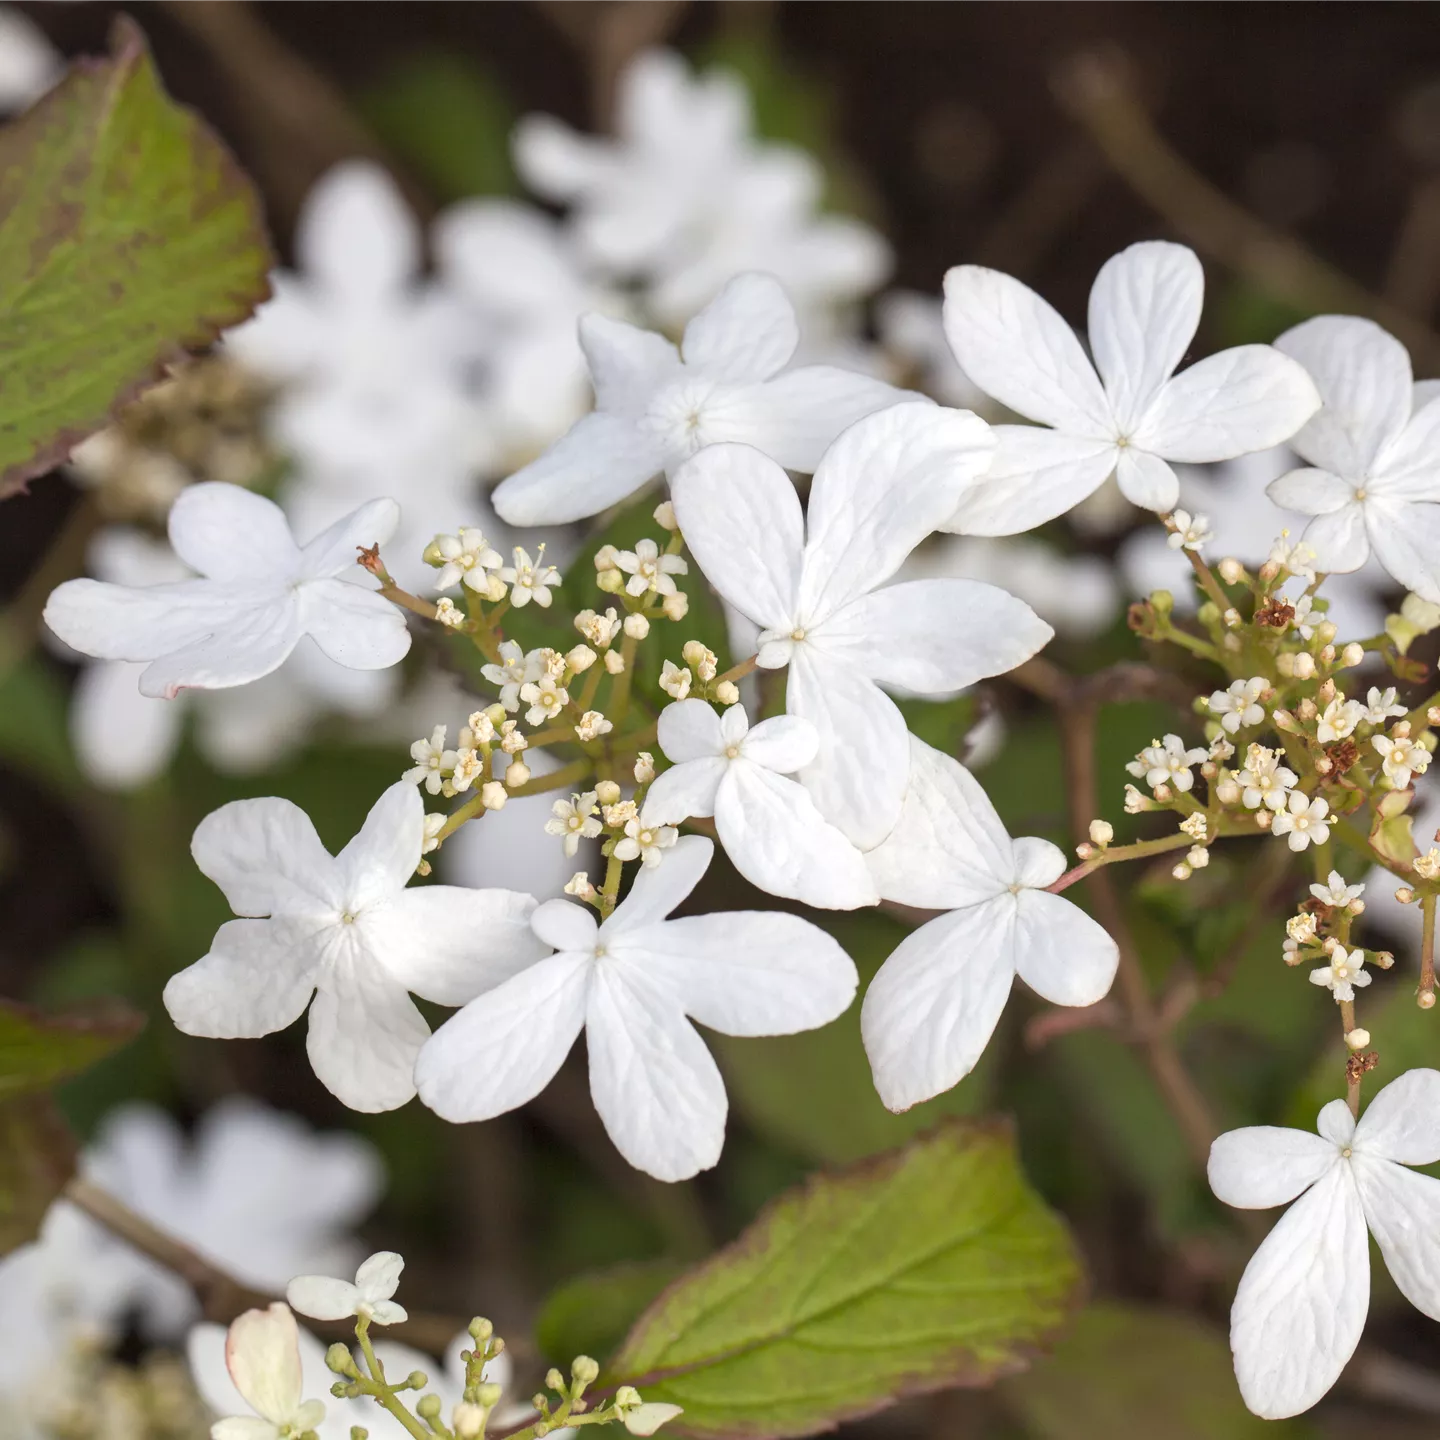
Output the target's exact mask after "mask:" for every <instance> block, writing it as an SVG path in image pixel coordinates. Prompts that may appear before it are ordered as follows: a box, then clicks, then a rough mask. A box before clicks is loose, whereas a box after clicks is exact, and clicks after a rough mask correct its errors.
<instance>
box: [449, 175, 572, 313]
mask: <svg viewBox="0 0 1440 1440" xmlns="http://www.w3.org/2000/svg"><path fill="white" fill-rule="evenodd" d="M430 245H431V249H432V250H433V251H434V253H435V259H436V263H437V265H438V266H439V268H440V270H441V271H442V272H443V273H444V274H446V275H448V276H451V277H453V278H454V279H455V280H456V281H457V282H458V285H459V288H460V289H461V290H463V291H464V293H465V294H466V295H467V296H469V297H473V298H474V299H476V300H478V301H479V302H480V303H481V304H482V305H483V306H484V308H485V310H486V311H494V312H498V313H500V314H502V315H504V316H505V317H506V318H507V319H509V318H511V317H514V318H516V319H519V320H522V321H523V320H524V319H527V318H529V317H532V316H542V315H546V314H547V313H549V312H551V311H554V310H556V309H559V308H562V307H563V306H564V305H565V304H566V303H567V301H571V300H573V298H575V297H576V296H578V294H579V293H580V292H581V289H582V286H583V277H582V276H581V274H580V273H579V271H578V269H577V265H576V261H575V259H574V257H573V256H572V255H571V254H570V250H569V247H568V245H567V242H566V236H565V234H564V232H562V230H561V228H560V225H559V224H558V222H557V221H556V220H555V219H553V218H552V217H551V216H550V215H547V214H546V213H545V212H544V211H543V210H540V209H538V208H536V207H535V206H532V205H524V204H521V203H520V202H519V201H515V200H501V199H493V198H489V197H487V198H485V199H471V200H461V201H458V202H457V203H456V204H454V205H451V206H449V207H447V208H446V209H445V210H444V211H442V212H441V214H440V215H438V216H437V217H436V219H435V221H434V223H433V225H432V226H431V229H430Z"/></svg>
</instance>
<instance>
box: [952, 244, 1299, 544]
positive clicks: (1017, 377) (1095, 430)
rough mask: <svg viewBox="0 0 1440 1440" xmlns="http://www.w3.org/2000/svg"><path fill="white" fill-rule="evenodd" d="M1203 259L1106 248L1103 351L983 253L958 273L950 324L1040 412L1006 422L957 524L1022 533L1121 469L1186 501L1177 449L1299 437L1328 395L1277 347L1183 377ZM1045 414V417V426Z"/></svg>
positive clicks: (1101, 294) (1128, 481) (1160, 497)
mask: <svg viewBox="0 0 1440 1440" xmlns="http://www.w3.org/2000/svg"><path fill="white" fill-rule="evenodd" d="M1204 287H1205V279H1204V272H1203V271H1202V270H1201V268H1200V262H1199V260H1197V259H1196V258H1195V255H1194V253H1193V252H1192V251H1190V250H1187V249H1186V248H1185V247H1184V246H1183V245H1171V244H1166V243H1164V242H1162V241H1147V242H1145V243H1142V244H1139V245H1131V246H1130V247H1129V248H1128V249H1126V250H1122V251H1121V252H1120V253H1119V254H1118V255H1116V256H1113V257H1112V258H1111V259H1110V260H1107V261H1106V262H1105V264H1104V265H1103V266H1102V267H1101V270H1100V273H1099V275H1098V276H1097V277H1096V279H1095V285H1094V287H1093V288H1092V289H1091V291H1090V313H1089V320H1088V327H1087V328H1088V338H1089V341H1090V347H1091V351H1092V353H1093V355H1094V363H1093V364H1092V363H1091V361H1090V359H1089V357H1087V355H1086V353H1085V350H1084V348H1083V347H1082V345H1081V343H1080V340H1079V338H1078V337H1077V336H1076V334H1075V332H1074V331H1073V330H1072V329H1071V328H1070V327H1069V325H1067V324H1066V323H1065V321H1064V320H1062V319H1061V318H1060V316H1059V315H1058V314H1057V313H1056V312H1055V311H1054V310H1053V309H1052V308H1051V307H1050V306H1049V305H1048V304H1047V303H1046V302H1045V301H1044V300H1042V299H1041V298H1040V296H1038V295H1037V294H1035V292H1034V291H1033V290H1031V289H1029V288H1028V287H1027V286H1025V285H1022V284H1021V283H1020V282H1019V281H1018V280H1013V279H1011V277H1010V276H1008V275H1003V274H1001V273H1000V272H999V271H997V270H987V269H984V268H983V267H981V266H978V265H959V266H956V267H955V268H954V269H953V270H951V271H950V272H949V273H948V274H947V275H946V276H945V333H946V335H947V336H948V337H949V340H950V348H951V349H952V350H953V351H954V352H955V358H956V359H957V360H958V361H959V362H960V365H961V367H962V368H963V369H964V371H965V373H966V374H967V375H969V376H970V378H971V379H972V380H974V381H975V383H976V384H977V385H979V386H980V388H981V389H982V390H984V391H986V392H987V393H988V394H990V395H993V396H994V397H995V399H997V400H999V401H1000V402H1001V403H1002V404H1004V405H1006V406H1008V407H1009V408H1010V409H1011V410H1014V411H1015V412H1016V413H1017V414H1019V415H1023V416H1025V417H1027V418H1028V419H1030V420H1034V421H1037V422H1039V423H1038V424H1036V425H999V426H996V434H997V436H998V438H999V442H1000V443H999V449H998V450H997V452H996V456H995V465H994V467H993V469H992V470H991V476H990V483H989V484H987V485H985V486H982V487H980V488H978V489H976V490H974V491H973V492H971V493H970V494H969V495H967V496H965V497H964V498H963V499H962V501H961V503H960V505H959V506H958V507H957V509H956V512H955V515H954V517H953V519H952V521H951V523H950V525H949V526H948V527H947V528H950V529H954V530H958V531H959V532H961V533H962V534H968V535H1013V534H1016V533H1018V532H1020V531H1022V530H1030V529H1033V528H1034V527H1035V526H1037V525H1040V524H1042V523H1043V522H1045V521H1046V520H1051V519H1053V518H1054V517H1055V516H1057V515H1061V514H1063V513H1064V512H1065V511H1067V510H1069V509H1070V508H1071V507H1072V506H1074V505H1078V504H1079V503H1080V501H1082V500H1084V499H1085V498H1086V497H1087V496H1088V495H1090V494H1091V493H1093V492H1094V491H1095V490H1097V489H1099V487H1100V485H1101V484H1102V483H1103V482H1104V481H1105V480H1106V479H1107V478H1108V477H1109V476H1110V475H1111V474H1112V473H1113V474H1114V476H1115V478H1116V480H1117V481H1118V482H1119V485H1120V490H1121V492H1122V493H1123V494H1124V496H1125V498H1126V499H1127V500H1130V501H1132V502H1133V503H1134V504H1136V505H1140V506H1142V507H1144V508H1145V509H1147V510H1158V511H1161V512H1164V511H1168V510H1173V509H1174V508H1175V502H1176V500H1177V499H1178V498H1179V493H1180V487H1179V482H1178V481H1177V479H1176V477H1175V472H1174V471H1173V470H1172V469H1171V468H1170V464H1169V462H1170V461H1186V462H1191V463H1197V462H1201V463H1203V462H1208V461H1214V460H1228V459H1232V458H1233V457H1235V456H1237V455H1245V454H1248V453H1250V452H1251V451H1256V450H1265V449H1268V448H1269V447H1270V446H1272V445H1278V444H1279V443H1280V442H1281V441H1283V440H1286V439H1288V438H1289V437H1290V436H1291V435H1293V434H1294V433H1295V431H1296V430H1298V429H1299V428H1300V426H1301V425H1302V424H1304V422H1305V421H1306V420H1307V419H1309V418H1310V416H1311V415H1313V414H1314V413H1315V411H1316V410H1317V409H1318V408H1319V404H1320V397H1319V395H1318V394H1317V393H1316V390H1315V386H1314V384H1313V383H1312V382H1311V380H1310V378H1309V376H1308V375H1306V373H1305V371H1304V369H1303V368H1302V367H1301V366H1300V365H1299V364H1297V363H1296V362H1295V361H1294V360H1291V359H1289V358H1287V357H1286V356H1284V355H1282V354H1280V353H1279V352H1278V351H1277V350H1274V349H1272V348H1271V347H1270V346H1268V345H1242V346H1239V347H1237V348H1236V349H1233V350H1223V351H1221V352H1220V353H1219V354H1218V355H1211V356H1208V357H1207V358H1206V359H1204V360H1201V361H1199V362H1198V363H1197V364H1194V365H1192V366H1190V368H1189V369H1187V370H1183V371H1181V372H1180V374H1178V375H1176V374H1175V373H1174V372H1175V367H1176V366H1177V365H1178V364H1179V363H1180V361H1181V359H1182V357H1183V356H1184V354H1185V352H1186V350H1187V349H1188V348H1189V346H1190V342H1191V340H1193V339H1194V337H1195V331H1196V328H1197V326H1198V325H1199V323H1200V307H1201V303H1202V300H1203V296H1204ZM1047 427H1048V428H1047Z"/></svg>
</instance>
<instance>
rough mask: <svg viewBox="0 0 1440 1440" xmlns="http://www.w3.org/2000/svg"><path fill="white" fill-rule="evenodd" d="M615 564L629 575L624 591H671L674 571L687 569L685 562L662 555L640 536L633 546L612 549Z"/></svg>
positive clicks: (676, 572) (679, 572) (652, 544)
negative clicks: (631, 547) (630, 548)
mask: <svg viewBox="0 0 1440 1440" xmlns="http://www.w3.org/2000/svg"><path fill="white" fill-rule="evenodd" d="M615 564H616V565H617V566H618V567H619V568H620V569H621V570H624V571H625V572H626V573H627V574H628V575H629V576H630V578H629V580H627V581H626V582H625V593H626V594H627V595H646V594H649V593H650V592H651V591H654V593H655V594H657V595H673V594H674V593H675V581H674V579H673V578H672V577H673V576H675V575H684V574H687V573H688V572H689V569H690V567H689V565H687V564H686V563H685V561H684V560H682V559H681V558H680V556H678V555H662V554H661V553H660V547H659V546H658V545H657V544H656V543H655V542H654V541H653V540H641V541H640V542H639V543H638V544H637V545H636V546H635V548H634V549H633V550H620V551H617V552H616V555H615Z"/></svg>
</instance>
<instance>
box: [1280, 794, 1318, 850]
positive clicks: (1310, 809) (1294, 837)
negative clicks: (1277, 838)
mask: <svg viewBox="0 0 1440 1440" xmlns="http://www.w3.org/2000/svg"><path fill="white" fill-rule="evenodd" d="M1286 804H1287V808H1286V809H1283V810H1282V809H1280V808H1278V807H1276V808H1275V823H1274V824H1273V825H1272V826H1271V827H1270V833H1271V834H1272V835H1288V836H1289V837H1290V842H1289V843H1290V848H1291V849H1292V850H1294V851H1297V852H1298V851H1301V850H1303V849H1305V847H1306V846H1307V845H1309V844H1311V843H1312V842H1313V843H1314V844H1316V845H1323V844H1325V842H1326V841H1327V840H1329V838H1330V823H1329V821H1328V820H1327V819H1326V818H1325V817H1326V816H1327V815H1328V814H1329V813H1330V807H1329V805H1328V804H1326V802H1325V801H1324V800H1322V799H1321V798H1320V797H1319V796H1318V795H1317V796H1316V797H1315V799H1313V800H1310V799H1307V797H1306V796H1305V795H1304V793H1303V792H1302V791H1299V790H1292V791H1291V792H1290V794H1289V796H1288V797H1287V801H1286Z"/></svg>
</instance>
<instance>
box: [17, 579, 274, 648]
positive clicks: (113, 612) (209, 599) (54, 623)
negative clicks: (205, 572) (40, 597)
mask: <svg viewBox="0 0 1440 1440" xmlns="http://www.w3.org/2000/svg"><path fill="white" fill-rule="evenodd" d="M249 599H250V595H249V592H248V591H241V590H239V589H237V588H236V587H234V586H228V587H227V586H219V585H215V584H212V583H211V582H210V581H208V580H180V581H176V582H174V583H171V584H165V585H149V586H145V587H142V588H140V589H131V588H130V587H128V586H123V585H111V584H107V583H105V582H104V581H100V580H67V581H66V582H65V583H64V584H63V585H60V586H58V587H57V588H56V589H55V590H53V591H51V593H50V598H49V600H47V601H46V603H45V623H46V625H48V626H49V627H50V629H51V630H52V631H53V632H54V633H55V634H56V635H57V636H59V638H60V639H61V640H63V641H64V642H65V643H66V644H67V645H69V646H71V647H72V648H73V649H76V650H79V651H80V652H81V653H82V654H85V655H94V656H97V657H98V658H99V659H102V660H153V659H154V658H155V657H156V656H157V655H164V654H167V653H168V652H170V651H172V650H178V649H180V648H181V647H182V646H185V645H193V644H194V643H195V642H196V641H197V640H202V639H204V638H205V637H206V636H207V635H212V634H214V633H215V631H216V630H218V629H220V628H221V627H222V626H224V625H226V624H228V623H229V620H230V618H231V616H232V615H233V613H234V608H235V606H236V604H237V603H241V604H243V603H248V601H249Z"/></svg>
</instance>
